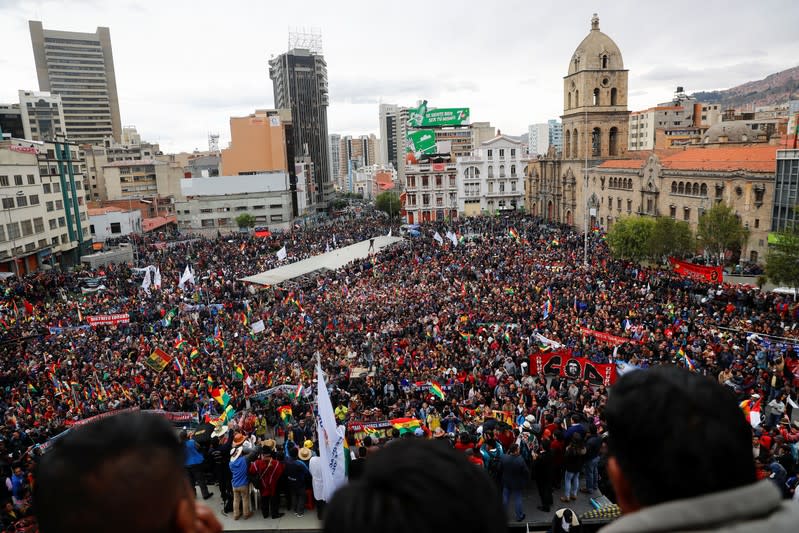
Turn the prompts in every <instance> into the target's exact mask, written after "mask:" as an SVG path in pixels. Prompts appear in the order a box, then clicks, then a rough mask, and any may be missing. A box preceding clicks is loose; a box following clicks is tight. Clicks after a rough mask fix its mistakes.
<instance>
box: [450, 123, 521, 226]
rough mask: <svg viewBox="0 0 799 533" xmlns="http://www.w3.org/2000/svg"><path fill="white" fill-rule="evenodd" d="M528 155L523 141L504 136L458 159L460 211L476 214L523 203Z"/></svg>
mask: <svg viewBox="0 0 799 533" xmlns="http://www.w3.org/2000/svg"><path fill="white" fill-rule="evenodd" d="M526 165H527V157H526V156H525V155H524V150H523V146H522V143H521V142H519V141H517V140H514V139H512V138H510V137H507V136H505V135H499V136H497V137H494V138H493V139H491V140H490V141H486V142H484V143H483V144H481V145H480V147H479V148H477V149H475V150H473V152H472V155H471V156H468V157H459V158H458V160H457V164H456V166H457V188H458V212H459V213H460V214H462V215H464V216H477V215H480V214H482V213H485V214H490V213H495V212H497V211H512V210H515V209H519V208H521V207H522V206H523V205H524V182H525V180H524V170H525V167H526Z"/></svg>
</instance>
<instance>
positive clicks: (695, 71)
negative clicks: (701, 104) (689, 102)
mask: <svg viewBox="0 0 799 533" xmlns="http://www.w3.org/2000/svg"><path fill="white" fill-rule="evenodd" d="M783 68H784V67H780V66H777V65H774V64H772V63H770V62H766V61H745V62H741V63H735V64H731V65H717V66H708V67H706V68H698V67H692V66H688V65H667V66H664V67H655V68H651V69H649V70H648V71H646V72H643V73H641V74H640V75H638V76H632V80H631V82H630V85H634V84H635V83H641V82H643V83H644V84H646V83H647V82H654V83H656V84H661V83H664V82H670V83H671V84H675V83H676V84H678V85H683V86H685V87H686V89H688V91H689V92H694V91H701V90H709V89H727V88H730V87H733V86H735V85H739V84H741V83H745V82H747V81H753V80H758V79H761V78H764V77H766V76H768V75H769V74H773V73H774V72H778V71H780V70H782V69H783Z"/></svg>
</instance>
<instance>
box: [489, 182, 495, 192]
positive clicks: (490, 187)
mask: <svg viewBox="0 0 799 533" xmlns="http://www.w3.org/2000/svg"><path fill="white" fill-rule="evenodd" d="M492 192H494V182H493V181H489V182H488V194H491V193H492Z"/></svg>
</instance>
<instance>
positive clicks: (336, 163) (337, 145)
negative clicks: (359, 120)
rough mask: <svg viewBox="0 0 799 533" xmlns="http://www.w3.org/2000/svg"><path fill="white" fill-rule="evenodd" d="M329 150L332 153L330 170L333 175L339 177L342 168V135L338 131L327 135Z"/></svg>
mask: <svg viewBox="0 0 799 533" xmlns="http://www.w3.org/2000/svg"><path fill="white" fill-rule="evenodd" d="M327 139H328V143H327V144H328V151H329V153H330V172H332V173H333V177H334V178H336V177H338V174H339V171H340V168H341V135H340V134H338V133H331V134H330V135H328V137H327Z"/></svg>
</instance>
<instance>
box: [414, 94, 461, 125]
mask: <svg viewBox="0 0 799 533" xmlns="http://www.w3.org/2000/svg"><path fill="white" fill-rule="evenodd" d="M468 123H469V108H468V107H449V108H441V109H428V108H427V100H425V101H424V102H422V105H420V106H419V107H411V108H409V109H408V127H410V128H429V127H441V126H463V125H466V124H468Z"/></svg>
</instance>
